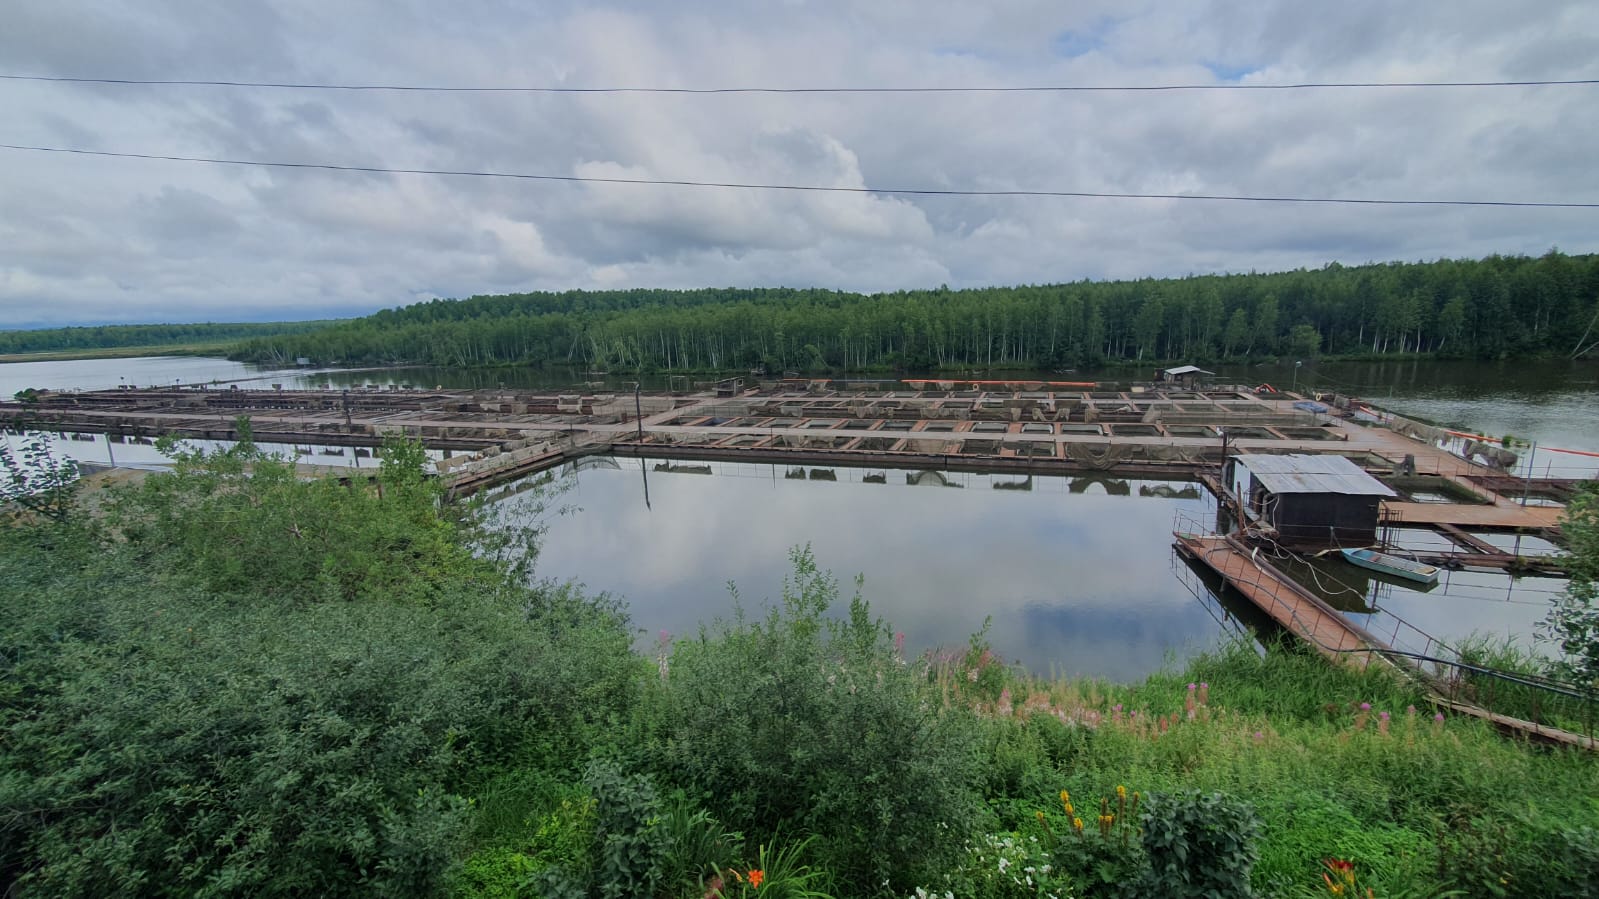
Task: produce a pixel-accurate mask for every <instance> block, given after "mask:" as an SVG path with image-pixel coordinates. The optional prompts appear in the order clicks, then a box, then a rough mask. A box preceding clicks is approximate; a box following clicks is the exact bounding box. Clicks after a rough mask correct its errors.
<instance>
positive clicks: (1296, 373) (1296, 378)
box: [1289, 360, 1305, 391]
mask: <svg viewBox="0 0 1599 899" xmlns="http://www.w3.org/2000/svg"><path fill="white" fill-rule="evenodd" d="M1304 364H1305V363H1304V361H1303V360H1299V361H1295V362H1294V386H1293V387H1290V388H1289V389H1290V390H1294V391H1297V390H1299V366H1301V365H1304Z"/></svg>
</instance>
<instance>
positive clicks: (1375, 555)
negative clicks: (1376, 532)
mask: <svg viewBox="0 0 1599 899" xmlns="http://www.w3.org/2000/svg"><path fill="white" fill-rule="evenodd" d="M1340 552H1342V553H1343V554H1344V561H1346V562H1348V563H1349V564H1351V565H1359V566H1360V567H1361V568H1367V569H1370V570H1372V571H1376V572H1379V573H1381V574H1386V575H1391V576H1393V577H1398V578H1404V579H1405V580H1407V581H1416V582H1417V583H1421V584H1436V583H1438V566H1436V565H1423V564H1422V563H1420V562H1417V561H1414V560H1412V559H1405V558H1401V557H1399V556H1391V555H1389V554H1387V553H1380V552H1377V551H1376V550H1374V549H1345V550H1340Z"/></svg>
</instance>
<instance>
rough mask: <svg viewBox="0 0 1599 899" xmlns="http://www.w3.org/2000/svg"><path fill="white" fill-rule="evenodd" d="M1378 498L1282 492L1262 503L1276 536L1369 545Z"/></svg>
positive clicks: (1310, 542) (1297, 541)
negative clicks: (1275, 529)
mask: <svg viewBox="0 0 1599 899" xmlns="http://www.w3.org/2000/svg"><path fill="white" fill-rule="evenodd" d="M1381 501H1382V498H1381V497H1378V496H1347V495H1344V494H1341V493H1284V494H1279V495H1275V496H1272V497H1271V498H1270V499H1269V500H1268V501H1267V503H1266V509H1267V512H1266V518H1267V520H1268V521H1270V522H1271V524H1272V525H1273V526H1274V527H1276V528H1277V533H1278V534H1279V535H1280V539H1282V540H1283V541H1285V542H1289V543H1295V544H1301V545H1307V544H1308V545H1318V546H1328V547H1332V546H1349V547H1353V546H1369V545H1370V544H1373V543H1376V542H1377V516H1378V508H1379V504H1380V503H1381Z"/></svg>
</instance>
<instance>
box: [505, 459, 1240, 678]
mask: <svg viewBox="0 0 1599 899" xmlns="http://www.w3.org/2000/svg"><path fill="white" fill-rule="evenodd" d="M685 468H693V469H709V470H710V471H711V473H712V474H713V476H711V477H706V476H704V475H703V474H690V473H688V472H687V471H684V470H682V469H685ZM795 471H797V472H799V473H800V476H799V477H790V475H791V473H792V472H790V471H789V470H788V469H787V468H786V467H785V466H781V465H763V464H740V463H709V464H706V463H665V462H662V461H658V460H649V462H648V463H647V464H644V465H641V467H640V472H639V473H638V474H634V473H632V472H631V471H630V470H606V469H593V468H590V469H588V470H583V471H577V472H574V473H573V474H572V487H571V491H570V492H569V493H568V494H567V495H566V496H565V497H564V498H563V502H567V503H570V504H573V505H575V506H577V507H578V508H579V511H577V512H576V513H574V514H572V515H570V516H569V517H566V518H563V519H560V520H558V521H557V522H555V524H554V526H553V527H552V528H551V529H550V531H549V533H548V535H547V537H546V542H545V545H544V550H543V553H542V555H541V557H540V563H539V564H540V571H541V573H542V574H543V575H545V576H548V577H554V578H558V579H567V578H573V579H576V580H579V581H582V582H584V583H585V584H586V585H587V586H588V587H589V588H590V589H591V590H595V591H606V592H609V593H613V594H616V595H619V596H622V597H624V598H626V599H627V600H628V602H629V606H630V608H631V610H632V613H633V616H634V620H635V622H636V624H637V625H638V626H639V627H640V628H642V629H643V630H644V631H645V632H646V633H649V634H654V633H656V632H657V631H660V630H666V631H670V632H672V633H684V632H693V631H694V630H695V629H696V628H697V627H698V625H699V624H700V623H701V622H706V621H710V620H711V619H713V618H715V617H718V616H726V615H728V614H730V612H731V610H732V600H731V598H730V596H729V593H728V589H727V585H728V583H729V582H730V581H731V582H733V583H735V584H736V585H737V587H738V590H739V594H740V595H741V596H742V597H743V604H744V606H745V607H746V610H748V611H755V610H756V609H757V608H758V607H759V606H760V605H762V604H764V603H766V602H768V601H773V600H776V599H777V598H778V597H779V596H780V594H781V589H782V580H783V573H784V572H785V571H787V570H788V567H789V566H788V553H789V550H790V549H791V548H792V547H794V546H797V545H804V544H807V543H809V544H810V545H811V547H812V548H813V550H814V552H815V553H816V557H817V560H818V562H819V563H820V564H821V565H822V566H823V567H825V568H830V569H832V570H833V571H834V572H835V573H836V574H838V575H839V577H840V580H841V581H843V582H844V585H845V588H846V591H847V589H848V586H849V581H850V579H851V578H852V577H853V576H854V575H855V574H857V573H859V574H861V575H864V577H865V588H864V595H865V596H866V598H867V599H868V600H869V601H870V602H871V603H872V608H873V611H874V613H876V614H878V615H881V616H883V617H885V618H887V619H888V620H889V621H891V622H892V623H893V625H894V627H895V628H896V629H897V630H900V631H903V632H905V634H906V639H907V642H908V644H909V645H910V646H912V647H923V648H926V647H932V646H937V645H946V644H952V643H954V644H960V643H964V642H965V641H966V640H967V639H968V638H969V637H970V635H971V634H972V633H973V632H975V631H977V630H980V629H981V628H982V627H983V622H984V620H985V619H987V618H990V617H991V618H992V625H991V628H990V631H989V637H990V639H991V640H992V642H993V644H994V646H995V648H996V650H997V651H999V652H1000V653H1001V654H1003V655H1005V656H1006V657H1007V658H1012V659H1016V660H1019V661H1021V662H1023V663H1025V664H1026V665H1028V666H1029V667H1030V668H1033V669H1035V670H1039V671H1052V670H1054V671H1059V672H1061V673H1071V674H1088V675H1097V676H1103V677H1109V678H1115V679H1118V680H1124V679H1132V678H1137V677H1140V676H1142V675H1144V674H1147V673H1148V672H1150V671H1153V670H1155V669H1157V668H1159V667H1160V666H1161V664H1162V663H1163V662H1164V661H1166V660H1167V659H1168V658H1174V659H1179V660H1180V659H1182V658H1186V657H1187V656H1188V655H1190V654H1192V653H1193V652H1194V651H1196V650H1198V649H1201V648H1205V647H1209V646H1212V645H1214V644H1215V642H1216V641H1217V639H1218V637H1219V635H1220V634H1222V633H1223V631H1224V627H1223V626H1222V625H1221V624H1219V623H1218V622H1217V621H1216V620H1215V619H1213V618H1212V616H1211V613H1210V612H1209V611H1207V610H1206V609H1205V608H1204V607H1203V606H1201V605H1200V604H1198V603H1196V602H1195V601H1194V600H1193V598H1192V597H1191V596H1190V595H1189V593H1188V592H1187V591H1186V590H1184V589H1183V588H1182V586H1181V585H1180V584H1179V583H1178V582H1177V581H1176V580H1175V579H1174V577H1173V575H1172V572H1171V571H1170V569H1169V568H1168V567H1167V566H1166V565H1164V564H1160V563H1159V562H1158V561H1157V560H1162V559H1165V558H1166V557H1167V556H1168V555H1169V553H1170V549H1169V547H1170V543H1171V536H1170V535H1171V528H1172V521H1173V518H1174V516H1175V514H1176V513H1177V512H1178V511H1179V510H1183V511H1185V512H1186V513H1187V514H1190V515H1195V516H1208V515H1213V514H1214V510H1213V503H1212V502H1211V501H1210V499H1209V498H1208V496H1207V497H1204V498H1200V497H1199V496H1198V495H1197V494H1193V493H1190V494H1189V497H1188V498H1180V497H1181V496H1182V495H1183V494H1184V492H1185V491H1186V490H1187V488H1188V487H1189V486H1190V485H1186V484H1182V483H1166V482H1128V481H1121V482H1120V483H1121V484H1123V485H1126V486H1127V487H1128V488H1129V489H1127V490H1120V491H1119V492H1118V493H1116V494H1112V493H1109V492H1107V491H1104V490H1101V489H1098V488H1096V489H1094V490H1092V491H1089V492H1086V493H1074V492H1073V491H1072V490H1071V489H1070V488H1071V482H1070V481H1069V480H1067V479H1064V478H1054V477H1043V476H1034V477H1033V478H1031V479H1029V480H1028V481H1027V483H1030V485H1031V489H1029V490H1016V489H1003V488H1002V489H994V488H996V487H1000V485H1015V484H1017V483H1019V482H1018V479H1017V478H1016V476H1014V475H993V476H990V475H981V474H972V473H964V472H942V471H923V472H905V473H902V474H901V476H899V477H894V478H888V477H886V475H885V473H884V472H882V471H880V470H877V471H874V470H871V469H854V468H810V467H805V468H798V469H795ZM1135 483H1142V485H1143V486H1147V487H1151V488H1156V487H1163V488H1166V489H1165V490H1163V491H1159V492H1156V493H1155V494H1154V495H1144V496H1140V495H1138V491H1136V490H1133V489H1131V488H1132V486H1133V485H1134V484H1135ZM865 485H872V486H870V487H867V486H865ZM877 485H887V486H890V487H899V488H900V489H886V490H885V489H880V488H879V487H878V486H877ZM912 486H936V487H943V488H946V489H933V490H926V489H909V487H912ZM950 488H953V489H950ZM645 491H648V497H649V504H648V505H646V502H645V496H646V493H645ZM1167 492H1169V493H1171V494H1172V496H1163V495H1160V494H1161V493H1167ZM516 501H517V500H516V499H514V498H513V499H512V500H511V502H516ZM1152 563H1153V564H1152Z"/></svg>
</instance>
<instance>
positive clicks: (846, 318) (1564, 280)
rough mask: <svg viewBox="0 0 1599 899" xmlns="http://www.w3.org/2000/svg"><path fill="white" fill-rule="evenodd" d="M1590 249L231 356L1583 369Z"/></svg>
mask: <svg viewBox="0 0 1599 899" xmlns="http://www.w3.org/2000/svg"><path fill="white" fill-rule="evenodd" d="M1595 346H1599V255H1581V256H1568V255H1565V254H1562V253H1560V252H1558V251H1553V250H1552V251H1550V252H1548V253H1546V254H1544V255H1543V256H1540V257H1537V258H1531V257H1525V256H1490V257H1488V258H1486V259H1481V260H1440V261H1437V262H1425V263H1384V264H1373V265H1360V266H1343V265H1337V264H1333V265H1328V266H1326V267H1324V268H1320V269H1315V270H1298V271H1291V272H1280V273H1272V274H1255V273H1250V274H1232V275H1204V276H1194V277H1187V278H1158V279H1157V278H1145V279H1141V280H1136V281H1097V282H1095V281H1081V282H1075V283H1069V284H1044V285H1022V286H1015V287H981V288H971V289H965V290H950V289H948V288H943V287H941V288H937V289H933V290H904V291H894V292H888V293H878V294H859V293H851V292H847V291H835V290H820V289H789V288H758V289H737V288H717V289H697V290H610V291H566V292H562V293H524V294H510V295H504V296H475V297H471V298H469V299H463V300H434V301H431V302H425V303H417V304H413V305H410V306H405V307H401V308H397V309H388V310H384V311H382V312H379V313H376V314H374V315H370V316H366V317H364V318H357V319H351V320H348V321H343V322H339V323H335V324H332V325H330V326H328V327H326V328H320V329H317V330H315V331H306V332H301V333H296V334H285V335H280V336H274V337H259V338H254V339H249V340H245V341H243V342H241V343H240V345H238V346H237V347H235V349H234V351H233V352H232V354H231V355H232V358H235V359H240V360H245V361H250V362H258V363H263V364H283V363H285V362H289V361H292V360H294V359H296V358H299V357H304V358H307V359H310V360H311V361H312V362H314V363H316V364H319V365H332V364H346V365H400V364H410V365H444V366H460V367H479V366H495V365H534V366H554V365H560V366H570V367H578V368H580V369H582V370H606V371H613V370H614V371H627V372H641V373H651V372H710V371H732V372H740V373H742V372H744V371H749V370H764V371H765V372H766V373H768V374H770V375H773V376H777V375H781V374H782V373H784V372H789V371H792V372H797V373H800V374H821V373H827V372H835V371H936V370H943V371H971V370H987V369H1011V370H1016V369H1033V370H1036V371H1041V372H1068V371H1075V370H1078V369H1082V370H1088V371H1092V370H1096V369H1100V368H1105V367H1113V366H1117V365H1125V364H1137V365H1142V366H1148V365H1151V364H1155V363H1160V362H1167V361H1177V360H1181V361H1185V362H1198V363H1202V364H1204V363H1213V362H1227V361H1231V362H1254V361H1263V360H1272V359H1282V358H1288V359H1295V360H1305V359H1312V358H1316V357H1318V356H1321V357H1334V358H1393V357H1415V356H1417V355H1426V356H1431V357H1436V358H1461V359H1508V358H1533V357H1541V358H1557V359H1567V358H1570V359H1581V358H1585V357H1590V356H1593V355H1596V354H1594V353H1593V349H1594V347H1595Z"/></svg>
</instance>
